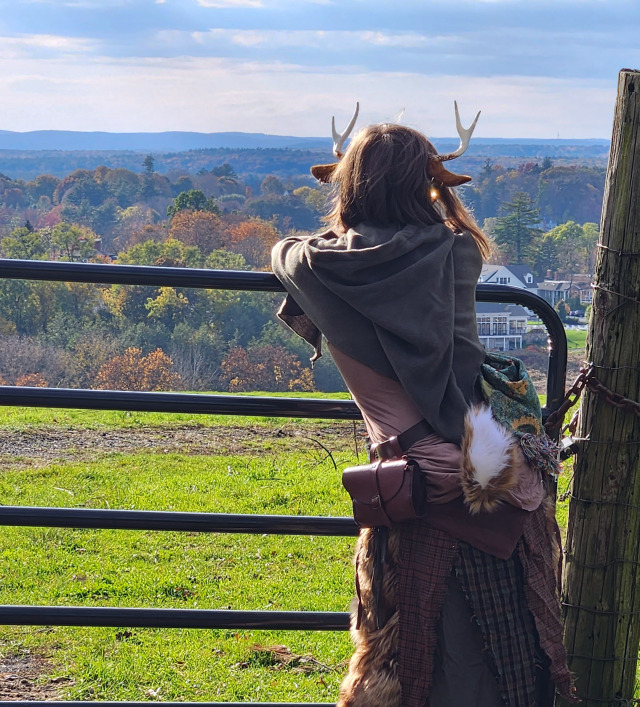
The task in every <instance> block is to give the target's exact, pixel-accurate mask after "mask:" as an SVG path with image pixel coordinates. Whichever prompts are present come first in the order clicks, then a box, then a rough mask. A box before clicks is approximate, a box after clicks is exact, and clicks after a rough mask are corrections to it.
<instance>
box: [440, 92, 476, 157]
mask: <svg viewBox="0 0 640 707" xmlns="http://www.w3.org/2000/svg"><path fill="white" fill-rule="evenodd" d="M453 105H454V106H455V109H456V128H457V129H458V135H460V147H459V148H458V149H457V150H456V151H455V152H449V154H447V155H438V157H437V159H438V160H440V162H447V161H448V160H454V159H455V158H456V157H460V155H462V154H463V153H464V152H465V151H466V149H467V147H469V140H471V136H472V135H473V131H474V130H475V127H476V123H477V122H478V118H479V117H480V113H481V111H478V115H476V117H475V120H474V121H473V123H471V127H470V128H466V129H465V128H463V127H462V123H461V122H460V113H459V112H458V102H457V101H454V102H453Z"/></svg>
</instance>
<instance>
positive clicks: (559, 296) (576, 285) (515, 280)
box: [478, 263, 593, 307]
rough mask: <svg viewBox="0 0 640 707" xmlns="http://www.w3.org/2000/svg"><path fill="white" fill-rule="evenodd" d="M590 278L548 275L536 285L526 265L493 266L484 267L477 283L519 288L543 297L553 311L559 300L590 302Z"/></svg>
mask: <svg viewBox="0 0 640 707" xmlns="http://www.w3.org/2000/svg"><path fill="white" fill-rule="evenodd" d="M591 279H592V277H591V275H588V274H585V273H575V274H572V273H566V272H551V271H548V272H547V277H546V278H545V279H544V280H543V281H542V282H536V277H535V276H534V274H533V272H532V271H531V269H530V268H529V266H528V265H494V264H492V263H485V264H484V265H483V266H482V272H481V273H480V277H479V278H478V282H483V283H490V284H493V285H511V286H512V287H521V288H522V289H524V290H529V292H534V293H535V294H537V295H539V296H540V297H543V298H544V299H546V300H547V302H549V304H550V305H551V306H552V307H555V305H556V304H557V303H558V302H559V301H560V300H565V301H566V300H568V299H569V298H570V297H571V296H575V295H579V296H580V302H581V304H590V303H591V300H592V299H593V288H592V286H591Z"/></svg>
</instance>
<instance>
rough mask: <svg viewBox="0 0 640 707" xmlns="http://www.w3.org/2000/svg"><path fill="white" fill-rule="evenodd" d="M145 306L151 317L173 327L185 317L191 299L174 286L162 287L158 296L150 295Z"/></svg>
mask: <svg viewBox="0 0 640 707" xmlns="http://www.w3.org/2000/svg"><path fill="white" fill-rule="evenodd" d="M145 307H146V309H147V311H148V312H149V319H154V320H156V321H159V322H161V323H162V324H164V325H165V326H167V327H170V328H173V327H175V325H176V324H177V323H178V322H179V321H181V320H182V319H183V318H184V317H185V315H186V313H187V309H188V307H189V300H188V299H187V297H186V295H185V294H183V293H182V292H178V291H177V290H176V289H175V288H174V287H161V288H160V289H159V291H158V294H157V296H156V297H149V299H148V300H147V302H146V304H145Z"/></svg>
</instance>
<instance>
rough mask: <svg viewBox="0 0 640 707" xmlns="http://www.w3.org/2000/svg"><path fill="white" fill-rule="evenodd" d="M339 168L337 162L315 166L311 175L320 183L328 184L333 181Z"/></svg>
mask: <svg viewBox="0 0 640 707" xmlns="http://www.w3.org/2000/svg"><path fill="white" fill-rule="evenodd" d="M337 166H338V163H337V162H335V163H334V164H315V165H313V167H312V168H311V174H313V176H314V177H315V178H316V179H317V180H318V181H319V182H322V183H323V184H327V183H328V182H330V181H331V178H332V177H333V173H334V172H335V171H336V167H337Z"/></svg>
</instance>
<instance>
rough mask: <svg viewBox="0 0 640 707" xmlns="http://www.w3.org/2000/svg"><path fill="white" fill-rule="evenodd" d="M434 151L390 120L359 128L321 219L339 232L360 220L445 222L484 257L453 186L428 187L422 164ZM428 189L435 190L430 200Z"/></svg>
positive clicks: (483, 240)
mask: <svg viewBox="0 0 640 707" xmlns="http://www.w3.org/2000/svg"><path fill="white" fill-rule="evenodd" d="M434 154H436V149H435V147H434V146H433V145H432V144H431V143H430V142H429V140H427V138H426V137H425V136H424V135H422V134H421V133H419V132H418V131H417V130H412V129H411V128H407V127H405V126H403V125H395V124H393V123H382V124H380V125H370V126H368V127H366V128H364V129H363V130H361V131H360V132H359V133H358V134H357V135H356V136H355V137H354V138H353V140H352V141H351V143H350V144H349V147H348V149H347V151H346V152H345V154H344V156H343V157H342V159H341V160H340V162H339V164H338V166H337V167H336V169H335V171H334V173H333V176H332V179H331V181H332V182H333V183H334V192H333V198H332V202H331V204H332V208H331V211H330V212H329V213H328V214H327V216H326V218H325V221H326V222H327V223H328V224H329V225H330V226H331V228H333V229H334V230H339V231H343V230H344V231H347V230H348V229H349V228H353V227H354V226H357V225H358V224H359V223H363V222H364V223H368V224H370V225H375V226H394V225H395V226H399V227H402V226H407V225H409V224H414V225H417V226H430V225H433V224H435V223H446V224H447V225H448V226H450V227H451V228H452V229H453V230H454V231H456V232H458V233H460V232H462V231H469V233H471V235H472V236H473V239H474V240H475V242H476V244H477V245H478V248H479V250H480V253H481V254H482V257H483V258H485V259H486V258H487V257H488V256H489V254H490V253H491V244H490V241H489V239H488V238H487V237H486V236H485V234H484V233H483V232H482V231H481V230H480V227H479V226H478V224H477V223H476V222H475V219H474V218H473V216H472V215H471V214H470V213H469V212H468V211H467V209H466V208H465V207H464V205H463V204H462V202H461V201H460V199H459V197H458V196H457V195H456V193H455V192H454V191H453V189H449V188H448V187H445V186H441V185H432V179H431V175H430V174H429V172H428V163H429V157H430V156H432V155H434ZM432 187H435V188H436V189H437V192H438V198H437V199H436V200H435V201H434V200H432V197H431V189H432Z"/></svg>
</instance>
